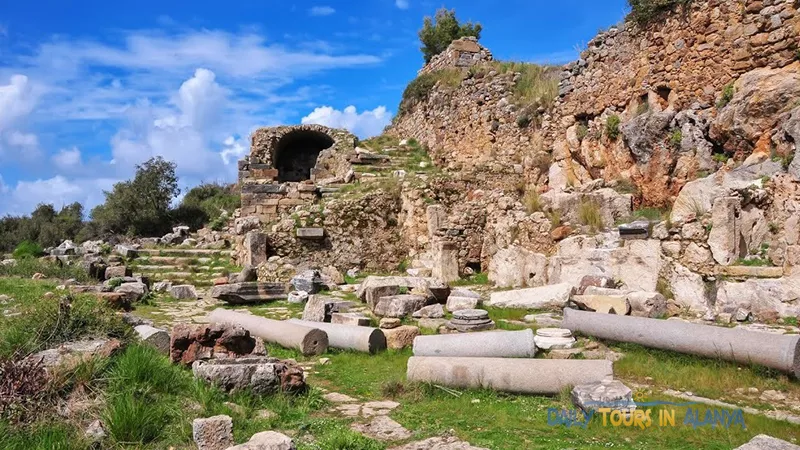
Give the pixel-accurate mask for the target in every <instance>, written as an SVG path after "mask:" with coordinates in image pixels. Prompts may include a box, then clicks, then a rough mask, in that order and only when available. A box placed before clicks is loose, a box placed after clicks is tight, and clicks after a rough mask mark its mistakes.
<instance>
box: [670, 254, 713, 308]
mask: <svg viewBox="0 0 800 450" xmlns="http://www.w3.org/2000/svg"><path fill="white" fill-rule="evenodd" d="M667 283H668V284H669V288H670V290H671V291H672V294H673V295H674V297H675V298H674V299H675V301H676V302H677V303H678V304H680V305H681V306H682V307H684V308H687V309H688V310H689V311H692V312H697V313H705V312H707V311H708V308H709V305H708V292H707V288H706V284H705V282H703V277H702V276H700V275H699V274H697V273H695V272H692V271H691V270H689V269H688V268H687V267H685V266H683V265H681V264H678V263H674V264H672V265H671V266H670V269H669V272H668V273H667Z"/></svg>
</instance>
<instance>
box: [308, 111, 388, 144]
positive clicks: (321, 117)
mask: <svg viewBox="0 0 800 450" xmlns="http://www.w3.org/2000/svg"><path fill="white" fill-rule="evenodd" d="M391 120H392V114H391V113H390V112H388V111H387V110H386V107H385V106H378V107H377V108H375V109H373V110H372V111H369V110H367V111H363V112H361V113H360V114H359V113H358V111H357V110H356V107H355V106H352V105H351V106H348V107H347V108H345V109H344V110H343V111H339V110H338V109H334V108H333V107H331V106H320V107H318V108H316V109H315V110H314V111H312V112H311V113H310V114H309V115H307V116H305V117H303V119H302V120H301V122H302V123H316V124H319V125H325V126H328V127H331V128H345V129H347V130H349V131H350V132H351V133H353V134H355V135H357V136H359V137H362V138H365V137H370V136H376V135H378V134H380V133H381V132H382V131H383V129H384V128H385V127H386V125H389V122H391Z"/></svg>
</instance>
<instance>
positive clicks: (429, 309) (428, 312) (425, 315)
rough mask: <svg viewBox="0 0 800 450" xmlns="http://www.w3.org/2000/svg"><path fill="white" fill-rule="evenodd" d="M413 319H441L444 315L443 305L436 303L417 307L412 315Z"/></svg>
mask: <svg viewBox="0 0 800 450" xmlns="http://www.w3.org/2000/svg"><path fill="white" fill-rule="evenodd" d="M411 316H412V317H414V318H415V319H441V318H442V317H444V307H443V306H442V305H441V304H439V303H437V304H435V305H429V306H425V307H423V308H420V309H418V310H417V311H415V312H414V313H413V314H412V315H411Z"/></svg>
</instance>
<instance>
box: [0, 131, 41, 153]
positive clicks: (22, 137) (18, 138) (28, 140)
mask: <svg viewBox="0 0 800 450" xmlns="http://www.w3.org/2000/svg"><path fill="white" fill-rule="evenodd" d="M6 142H7V143H8V145H10V146H12V147H20V148H23V149H28V150H32V149H36V148H37V147H38V146H39V138H38V137H36V135H35V134H32V133H22V132H20V131H12V132H10V133H8V134H7V135H6Z"/></svg>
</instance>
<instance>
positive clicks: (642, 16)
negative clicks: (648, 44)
mask: <svg viewBox="0 0 800 450" xmlns="http://www.w3.org/2000/svg"><path fill="white" fill-rule="evenodd" d="M691 2H692V0H628V4H629V5H630V7H631V12H630V14H629V15H628V19H629V20H632V21H634V22H636V23H638V24H639V25H647V24H649V23H651V22H653V21H654V20H655V19H657V18H659V17H661V15H662V14H665V13H667V12H669V11H672V10H673V9H675V7H677V6H682V7H686V6H688V5H689V4H690V3H691Z"/></svg>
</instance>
